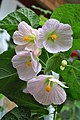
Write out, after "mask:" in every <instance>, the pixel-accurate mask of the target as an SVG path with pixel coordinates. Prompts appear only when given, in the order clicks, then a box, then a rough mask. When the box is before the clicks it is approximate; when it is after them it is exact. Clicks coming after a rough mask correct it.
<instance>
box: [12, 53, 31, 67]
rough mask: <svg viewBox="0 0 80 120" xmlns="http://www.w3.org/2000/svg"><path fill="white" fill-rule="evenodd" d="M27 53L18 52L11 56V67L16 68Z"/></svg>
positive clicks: (24, 60)
mask: <svg viewBox="0 0 80 120" xmlns="http://www.w3.org/2000/svg"><path fill="white" fill-rule="evenodd" d="M27 55H29V53H27V52H26V53H25V52H20V53H18V54H17V55H15V56H13V58H12V63H13V67H14V68H16V67H17V66H18V65H20V64H22V63H25V62H26V61H27V60H26V56H27Z"/></svg>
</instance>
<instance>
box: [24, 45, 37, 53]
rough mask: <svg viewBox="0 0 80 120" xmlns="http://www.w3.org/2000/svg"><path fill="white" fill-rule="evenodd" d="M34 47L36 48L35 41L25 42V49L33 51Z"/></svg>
mask: <svg viewBox="0 0 80 120" xmlns="http://www.w3.org/2000/svg"><path fill="white" fill-rule="evenodd" d="M36 49H37V46H36V44H35V43H28V44H26V47H25V50H28V51H34V50H36Z"/></svg>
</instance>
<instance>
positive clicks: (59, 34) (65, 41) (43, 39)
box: [37, 19, 73, 53]
mask: <svg viewBox="0 0 80 120" xmlns="http://www.w3.org/2000/svg"><path fill="white" fill-rule="evenodd" d="M72 33H73V32H72V29H71V26H70V25H69V24H63V23H60V22H59V21H58V20H56V19H49V20H47V21H46V22H45V24H44V25H43V26H42V28H41V29H39V34H38V39H37V47H39V48H42V47H44V48H45V49H46V50H47V51H48V52H50V53H57V52H60V51H62V52H64V51H67V50H69V49H70V48H71V47H72V41H73V38H72Z"/></svg>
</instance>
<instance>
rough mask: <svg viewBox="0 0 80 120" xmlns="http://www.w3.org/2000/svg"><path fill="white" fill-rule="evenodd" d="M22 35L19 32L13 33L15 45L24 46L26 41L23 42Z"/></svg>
mask: <svg viewBox="0 0 80 120" xmlns="http://www.w3.org/2000/svg"><path fill="white" fill-rule="evenodd" d="M23 37H24V35H23V34H22V32H20V31H15V32H14V34H13V40H14V43H15V44H17V45H24V44H26V41H24V40H23Z"/></svg>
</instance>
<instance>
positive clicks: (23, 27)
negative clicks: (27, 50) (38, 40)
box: [18, 21, 33, 35]
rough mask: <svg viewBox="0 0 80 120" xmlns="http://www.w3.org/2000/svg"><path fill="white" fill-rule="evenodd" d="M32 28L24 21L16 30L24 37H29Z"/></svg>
mask: <svg viewBox="0 0 80 120" xmlns="http://www.w3.org/2000/svg"><path fill="white" fill-rule="evenodd" d="M32 29H33V28H32V27H31V26H30V25H28V24H27V23H26V22H25V21H22V22H20V23H19V25H18V30H19V31H21V32H22V33H23V34H24V35H29V34H31V33H32Z"/></svg>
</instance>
